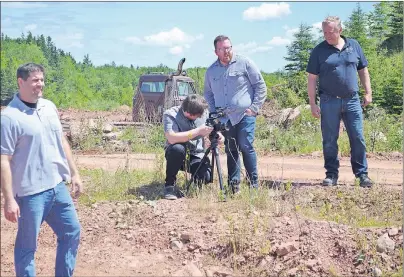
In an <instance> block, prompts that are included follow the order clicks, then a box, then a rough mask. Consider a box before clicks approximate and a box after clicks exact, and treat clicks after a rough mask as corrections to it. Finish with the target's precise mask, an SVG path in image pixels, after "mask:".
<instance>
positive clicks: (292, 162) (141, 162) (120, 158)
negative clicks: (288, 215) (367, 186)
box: [76, 154, 403, 186]
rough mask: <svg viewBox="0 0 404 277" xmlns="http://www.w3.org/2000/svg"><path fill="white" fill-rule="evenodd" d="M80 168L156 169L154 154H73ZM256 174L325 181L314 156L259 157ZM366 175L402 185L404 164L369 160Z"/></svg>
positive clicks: (345, 175)
mask: <svg viewBox="0 0 404 277" xmlns="http://www.w3.org/2000/svg"><path fill="white" fill-rule="evenodd" d="M220 160H221V165H222V168H223V170H222V171H223V174H224V175H225V176H226V175H227V169H226V168H227V167H226V157H225V156H224V155H222V156H221V159H220ZM76 161H77V163H78V166H79V167H80V168H87V169H96V168H102V169H104V170H109V171H116V170H117V169H119V168H124V167H125V166H127V167H128V168H129V169H148V170H153V169H154V168H156V166H157V164H158V163H157V161H156V156H155V155H154V154H130V155H128V156H127V155H125V154H112V155H76ZM258 162H259V174H260V176H261V177H262V178H263V179H270V180H284V181H292V182H302V183H307V182H309V183H311V182H313V183H317V182H320V181H321V179H322V178H324V174H325V173H324V172H325V171H324V168H323V163H324V162H323V158H314V157H297V156H296V157H290V156H288V157H280V156H271V157H269V156H264V157H259V159H258ZM340 164H341V165H340V175H339V182H340V183H341V184H353V182H354V175H353V173H352V170H351V164H350V159H349V158H347V157H343V158H341V160H340ZM368 164H369V176H370V177H371V178H372V179H373V180H374V181H375V182H377V183H379V184H388V185H397V186H401V185H402V183H403V162H402V161H401V160H398V159H396V160H378V159H375V158H370V159H368Z"/></svg>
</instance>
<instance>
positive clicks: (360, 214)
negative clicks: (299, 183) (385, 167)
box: [299, 185, 403, 228]
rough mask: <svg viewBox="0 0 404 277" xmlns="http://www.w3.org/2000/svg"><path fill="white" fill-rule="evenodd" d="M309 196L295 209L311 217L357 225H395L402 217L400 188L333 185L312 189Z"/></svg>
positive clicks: (397, 224) (398, 223)
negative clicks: (364, 187)
mask: <svg viewBox="0 0 404 277" xmlns="http://www.w3.org/2000/svg"><path fill="white" fill-rule="evenodd" d="M309 198H310V201H309V202H307V203H306V204H303V205H302V204H300V206H299V210H300V212H301V213H303V214H304V215H306V216H309V217H312V218H315V219H320V220H327V221H334V222H337V223H343V224H347V225H350V226H353V227H358V228H361V227H388V226H399V225H400V224H401V221H402V212H403V211H402V192H401V191H400V190H389V191H386V190H385V189H384V188H383V187H382V186H378V185H376V186H374V187H373V188H371V189H362V188H360V187H346V188H345V187H337V188H328V189H324V190H313V192H312V193H310V194H309Z"/></svg>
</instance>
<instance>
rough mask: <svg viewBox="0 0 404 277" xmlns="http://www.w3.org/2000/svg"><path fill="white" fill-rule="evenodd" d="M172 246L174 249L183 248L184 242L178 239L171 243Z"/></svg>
mask: <svg viewBox="0 0 404 277" xmlns="http://www.w3.org/2000/svg"><path fill="white" fill-rule="evenodd" d="M170 246H171V249H174V250H181V249H182V247H183V244H182V242H180V241H178V240H173V241H172V242H171V243H170Z"/></svg>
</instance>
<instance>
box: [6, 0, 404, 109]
mask: <svg viewBox="0 0 404 277" xmlns="http://www.w3.org/2000/svg"><path fill="white" fill-rule="evenodd" d="M373 6H374V9H373V10H372V11H371V12H369V13H365V12H363V10H362V9H361V7H360V4H359V3H358V4H357V6H356V8H355V9H354V10H353V11H352V13H351V15H350V17H349V19H348V20H347V21H346V22H343V24H344V30H343V35H345V36H347V37H350V38H354V39H356V40H358V41H359V43H360V44H361V46H362V47H363V50H364V52H365V55H366V57H367V59H368V61H369V72H370V77H371V85H372V89H373V103H374V104H373V105H374V106H378V107H380V108H383V109H384V110H385V111H386V112H387V113H389V114H401V113H402V105H403V96H402V94H403V82H402V80H403V76H402V72H403V2H399V1H396V2H380V3H375V4H374V5H373ZM320 41H322V36H321V34H319V36H315V34H313V30H312V27H311V26H310V25H308V24H306V23H301V24H300V26H299V29H298V32H296V33H295V34H294V37H293V41H292V43H291V44H290V45H288V46H287V55H286V56H285V57H284V58H285V60H286V61H287V64H286V66H285V67H284V69H282V70H279V71H277V72H273V73H266V72H263V77H264V79H265V82H266V84H267V86H268V99H269V100H272V101H273V103H274V104H275V105H277V106H278V107H279V108H283V107H293V106H297V105H300V104H305V103H307V102H308V97H307V80H306V72H305V69H306V65H307V62H308V58H309V55H310V51H311V50H312V49H313V48H314V47H315V45H316V44H317V43H319V42H320ZM1 57H2V58H1V71H0V76H1V100H2V101H3V100H5V99H8V98H9V97H10V96H11V95H12V94H13V93H14V92H15V91H16V90H17V82H16V75H15V74H16V70H17V68H18V66H19V65H21V64H23V63H26V62H29V61H32V62H36V63H40V64H43V65H44V66H45V68H46V70H47V73H46V97H47V98H49V99H51V100H52V101H54V102H55V104H56V105H57V106H59V107H62V108H68V107H74V108H80V109H93V110H108V109H113V108H116V107H118V106H120V105H128V106H131V105H132V97H133V93H134V90H135V88H136V85H137V81H138V78H139V76H140V75H141V74H144V73H147V72H149V71H153V72H173V71H175V69H172V68H169V67H167V66H165V65H163V64H160V65H156V66H154V67H140V66H134V65H130V66H129V67H127V66H117V65H116V64H115V63H114V62H111V63H110V64H105V65H102V66H94V65H93V63H92V62H91V59H90V54H86V55H85V56H84V57H83V60H82V61H77V60H76V59H75V58H74V57H73V56H72V55H71V54H70V53H69V52H65V51H63V50H62V49H58V48H57V47H56V46H55V44H54V42H53V41H52V38H51V37H50V36H47V37H45V36H44V35H39V36H36V37H35V36H33V35H32V33H30V32H28V33H27V34H24V33H23V34H22V35H21V37H19V38H10V37H8V36H7V35H6V34H3V33H2V34H1ZM186 70H187V73H188V75H189V76H190V77H191V78H193V79H194V80H195V81H196V87H197V88H198V89H199V92H200V93H201V91H202V90H203V81H204V76H205V72H206V68H203V67H194V68H188V69H186ZM362 93H363V91H362Z"/></svg>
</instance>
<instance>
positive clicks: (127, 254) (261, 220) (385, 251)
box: [1, 188, 403, 276]
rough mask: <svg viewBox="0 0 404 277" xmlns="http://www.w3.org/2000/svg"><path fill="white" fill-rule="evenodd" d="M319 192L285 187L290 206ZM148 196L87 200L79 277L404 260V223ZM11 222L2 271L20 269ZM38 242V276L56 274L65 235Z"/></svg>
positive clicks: (345, 269) (358, 267)
mask: <svg viewBox="0 0 404 277" xmlns="http://www.w3.org/2000/svg"><path fill="white" fill-rule="evenodd" d="M313 189H315V188H300V189H299V191H298V194H296V192H294V193H288V194H283V195H284V197H285V199H284V200H285V202H283V203H290V204H293V203H294V202H293V201H298V202H299V203H301V202H300V201H301V200H302V199H303V198H304V197H306V196H307V195H310V194H311V193H313ZM303 196H304V197H303ZM138 197H139V198H138V199H137V200H128V201H122V202H101V203H96V204H92V206H91V207H88V206H83V205H78V206H77V207H78V213H79V218H80V221H81V224H82V240H81V241H82V242H81V246H80V250H79V256H78V261H77V267H76V272H75V275H77V276H107V275H108V276H117V275H122V276H123V275H124V276H128V275H131V276H135V275H136V276H273V275H276V276H353V275H356V276H357V275H363V276H369V275H371V274H372V272H374V271H377V272H379V271H381V270H383V272H388V271H395V270H397V268H398V267H399V266H400V265H401V257H400V250H399V245H400V244H402V241H403V236H402V229H401V228H371V229H369V228H353V227H350V226H347V225H344V224H338V223H335V222H328V221H317V220H313V219H310V218H307V217H304V216H302V215H300V214H298V213H296V212H294V211H293V210H291V209H285V206H280V207H278V208H279V209H280V210H279V209H278V210H277V212H275V213H273V212H268V211H266V210H260V209H257V208H254V206H249V204H248V202H240V201H241V200H237V199H235V200H230V201H228V202H226V203H218V202H216V201H207V200H206V199H205V200H204V199H202V198H193V199H186V198H182V199H179V200H177V201H167V200H147V198H144V197H143V196H139V195H138ZM292 197H296V199H294V200H293V199H292ZM302 197H303V198H302ZM312 201H314V202H313V203H314V204H315V203H317V202H316V201H315V200H313V199H312ZM275 210H276V209H275ZM1 227H2V229H1V235H2V244H1V258H2V267H1V275H2V276H6V275H7V276H10V275H13V274H14V270H13V260H12V259H13V258H12V257H13V253H12V249H13V243H14V236H15V231H16V225H15V224H12V223H10V222H8V221H5V220H4V217H2V221H1ZM381 240H383V241H381ZM376 241H377V242H376ZM375 242H376V243H375ZM376 244H377V245H376ZM38 245H39V247H38V252H37V256H36V260H37V274H38V275H39V276H51V275H52V274H53V266H54V259H55V249H56V238H55V236H54V235H53V234H52V231H51V229H50V228H49V227H48V226H47V225H43V229H42V231H41V233H40V238H39V243H38Z"/></svg>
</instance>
